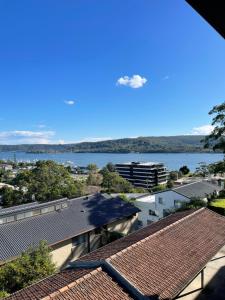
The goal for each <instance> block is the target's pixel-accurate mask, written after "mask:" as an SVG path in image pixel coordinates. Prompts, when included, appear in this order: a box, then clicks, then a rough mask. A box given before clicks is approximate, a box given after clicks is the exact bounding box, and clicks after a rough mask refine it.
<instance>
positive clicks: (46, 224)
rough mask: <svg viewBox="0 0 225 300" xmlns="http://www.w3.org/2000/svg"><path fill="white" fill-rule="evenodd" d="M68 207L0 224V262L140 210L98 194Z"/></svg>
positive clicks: (117, 199)
mask: <svg viewBox="0 0 225 300" xmlns="http://www.w3.org/2000/svg"><path fill="white" fill-rule="evenodd" d="M68 203H69V206H68V208H65V209H62V210H61V211H54V212H50V213H47V214H44V215H38V216H35V217H31V218H27V219H23V220H19V221H16V222H12V223H6V224H2V225H0V241H1V242H0V261H4V260H7V259H10V258H13V257H16V256H18V255H19V254H20V253H21V252H22V251H24V250H26V249H27V248H28V247H29V246H30V245H33V246H37V245H38V243H39V241H41V240H46V241H47V242H48V244H49V245H54V244H57V243H58V242H60V241H63V240H66V239H69V238H71V237H74V236H77V235H79V234H82V233H84V232H87V231H90V230H93V229H95V228H98V227H101V226H103V225H106V224H108V223H111V222H113V221H116V220H119V219H122V218H124V217H128V216H131V215H132V214H135V213H137V212H138V211H139V209H138V208H136V207H135V206H133V205H132V204H130V203H128V202H125V201H123V200H121V199H120V198H119V197H117V198H113V199H112V198H111V199H106V198H105V197H104V196H103V195H100V194H97V195H93V196H91V197H89V198H88V199H86V197H83V198H75V199H70V200H68Z"/></svg>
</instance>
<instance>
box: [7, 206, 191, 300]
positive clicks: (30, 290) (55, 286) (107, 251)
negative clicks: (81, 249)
mask: <svg viewBox="0 0 225 300" xmlns="http://www.w3.org/2000/svg"><path fill="white" fill-rule="evenodd" d="M191 213H192V211H191V210H190V211H184V212H179V213H176V214H173V215H170V216H168V217H166V218H164V219H162V220H160V221H158V222H155V223H152V224H151V225H149V226H147V227H145V228H142V229H140V230H138V231H136V232H135V233H132V234H130V235H128V236H126V237H123V238H121V239H119V240H116V241H114V242H112V243H110V244H108V245H106V246H104V247H101V248H99V249H97V250H95V251H93V252H91V253H89V254H87V255H85V256H83V257H81V258H80V259H79V261H82V262H83V261H96V260H104V259H107V258H109V257H110V256H111V255H114V254H116V253H117V252H119V251H121V250H123V249H126V248H127V247H129V246H131V245H132V244H135V243H137V242H138V241H140V240H142V239H144V238H146V237H148V236H150V235H152V234H154V233H155V232H157V231H159V230H161V229H163V228H166V227H167V226H169V225H171V224H173V223H174V222H176V221H178V220H180V219H182V218H183V217H185V216H188V215H190V214H191ZM89 272H90V269H68V270H64V271H62V272H60V273H57V274H55V275H52V276H50V277H47V278H45V279H43V280H41V281H40V282H38V283H36V284H33V285H31V286H29V287H27V288H25V289H23V290H21V291H18V292H17V293H15V294H13V295H12V296H10V297H9V298H8V300H38V299H42V298H43V297H45V296H48V295H49V294H51V293H53V292H54V291H56V290H59V289H61V288H63V287H64V286H67V285H69V284H71V283H72V282H74V281H75V280H76V279H78V278H79V277H82V276H84V275H86V274H88V273H89Z"/></svg>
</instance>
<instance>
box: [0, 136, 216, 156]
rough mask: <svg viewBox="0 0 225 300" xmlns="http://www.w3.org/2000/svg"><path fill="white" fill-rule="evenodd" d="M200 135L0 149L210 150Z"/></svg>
mask: <svg viewBox="0 0 225 300" xmlns="http://www.w3.org/2000/svg"><path fill="white" fill-rule="evenodd" d="M203 138H204V136H202V135H180V136H158V137H156V136H151V137H138V138H123V139H117V140H108V141H101V142H84V143H77V144H64V145H61V144H60V145H49V144H45V145H41V144H35V145H34V144H33V145H0V151H24V152H34V153H56V152H60V153H61V152H77V153H85V152H92V153H131V152H140V153H154V152H163V153H166V152H211V151H212V150H210V149H204V148H203V143H201V140H202V139H203Z"/></svg>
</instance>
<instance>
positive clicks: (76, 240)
mask: <svg viewBox="0 0 225 300" xmlns="http://www.w3.org/2000/svg"><path fill="white" fill-rule="evenodd" d="M85 242H86V235H84V234H81V235H78V236H75V237H73V238H72V246H73V247H75V246H78V245H80V244H83V243H85Z"/></svg>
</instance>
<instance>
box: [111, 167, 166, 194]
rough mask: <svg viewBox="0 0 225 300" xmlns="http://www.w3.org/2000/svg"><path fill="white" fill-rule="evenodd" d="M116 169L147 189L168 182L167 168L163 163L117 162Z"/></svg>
mask: <svg viewBox="0 0 225 300" xmlns="http://www.w3.org/2000/svg"><path fill="white" fill-rule="evenodd" d="M116 170H117V172H118V173H119V174H120V176H122V177H123V178H125V179H127V180H128V181H130V182H131V183H132V184H133V185H135V186H139V187H144V188H147V189H148V188H152V187H153V186H155V185H158V184H164V183H166V182H167V170H166V167H165V166H164V164H163V163H158V162H128V163H123V164H116Z"/></svg>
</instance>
